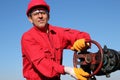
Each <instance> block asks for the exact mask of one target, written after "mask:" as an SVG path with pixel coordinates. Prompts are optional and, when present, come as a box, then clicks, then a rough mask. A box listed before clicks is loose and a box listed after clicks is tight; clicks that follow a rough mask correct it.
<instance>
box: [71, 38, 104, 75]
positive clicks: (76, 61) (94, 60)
mask: <svg viewBox="0 0 120 80" xmlns="http://www.w3.org/2000/svg"><path fill="white" fill-rule="evenodd" d="M87 42H88V43H90V44H95V45H96V46H97V48H98V52H96V53H93V52H88V51H87V50H86V51H83V52H78V53H77V52H74V56H73V65H74V67H77V65H81V66H89V68H90V70H91V71H92V72H90V75H89V76H88V77H92V76H94V75H96V74H97V73H98V72H99V71H100V70H101V67H102V64H103V50H102V47H101V45H100V44H99V43H98V42H96V41H94V40H90V41H87ZM83 68H84V67H83Z"/></svg>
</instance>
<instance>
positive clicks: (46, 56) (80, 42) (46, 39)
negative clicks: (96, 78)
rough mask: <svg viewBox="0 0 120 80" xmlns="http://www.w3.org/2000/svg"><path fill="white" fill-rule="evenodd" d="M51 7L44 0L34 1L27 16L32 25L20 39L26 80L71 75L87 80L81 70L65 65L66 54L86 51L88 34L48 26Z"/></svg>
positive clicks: (79, 79)
mask: <svg viewBox="0 0 120 80" xmlns="http://www.w3.org/2000/svg"><path fill="white" fill-rule="evenodd" d="M49 13H50V6H49V5H48V4H47V3H46V2H45V1H44V0H31V1H30V2H29V3H28V7H27V11H26V15H27V17H28V20H29V21H30V22H31V23H32V24H33V26H32V27H31V29H29V30H28V31H26V32H25V33H24V34H23V35H22V38H21V49H22V59H23V76H24V78H26V80H60V75H61V74H62V75H65V74H68V75H71V76H72V77H73V78H75V79H78V80H87V78H86V76H88V75H89V74H88V73H87V72H85V71H84V70H83V69H82V68H75V67H69V66H64V65H62V59H63V50H64V49H70V50H73V51H81V50H83V49H85V48H87V47H88V46H89V45H87V44H86V41H87V40H90V39H91V38H90V35H89V34H88V33H87V32H82V31H78V30H75V29H70V28H63V27H58V26H53V25H51V24H49V23H48V21H49V18H50V14H49Z"/></svg>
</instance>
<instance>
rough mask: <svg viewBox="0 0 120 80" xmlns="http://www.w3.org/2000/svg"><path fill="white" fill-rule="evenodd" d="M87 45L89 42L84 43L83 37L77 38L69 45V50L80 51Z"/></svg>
mask: <svg viewBox="0 0 120 80" xmlns="http://www.w3.org/2000/svg"><path fill="white" fill-rule="evenodd" d="M88 46H90V44H89V43H86V42H85V39H79V40H77V41H75V42H74V44H73V46H72V47H71V50H76V51H81V50H83V49H85V48H86V47H88Z"/></svg>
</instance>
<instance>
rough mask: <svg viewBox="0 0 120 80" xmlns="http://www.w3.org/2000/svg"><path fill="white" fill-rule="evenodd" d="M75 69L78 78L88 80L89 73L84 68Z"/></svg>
mask: <svg viewBox="0 0 120 80" xmlns="http://www.w3.org/2000/svg"><path fill="white" fill-rule="evenodd" d="M73 70H74V73H75V76H76V78H77V79H78V80H87V76H89V73H87V72H85V71H84V70H83V69H82V68H74V69H73Z"/></svg>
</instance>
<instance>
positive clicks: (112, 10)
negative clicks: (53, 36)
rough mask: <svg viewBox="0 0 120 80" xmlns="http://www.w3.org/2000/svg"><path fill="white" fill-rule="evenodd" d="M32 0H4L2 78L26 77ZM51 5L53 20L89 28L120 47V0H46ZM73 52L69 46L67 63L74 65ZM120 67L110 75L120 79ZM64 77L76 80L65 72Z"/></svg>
mask: <svg viewBox="0 0 120 80" xmlns="http://www.w3.org/2000/svg"><path fill="white" fill-rule="evenodd" d="M28 2H29V0H14V1H6V0H2V1H1V2H0V8H1V11H0V17H1V19H0V25H1V26H0V28H1V30H0V37H1V39H0V80H24V78H23V76H22V58H21V46H20V39H21V36H22V34H23V33H24V32H25V31H27V30H28V29H29V28H31V26H32V24H31V23H30V22H29V21H28V19H27V17H26V14H25V13H26V8H27V4H28ZM46 2H47V3H48V4H49V5H50V6H51V11H50V21H49V23H50V24H52V25H56V26H61V27H69V28H73V29H77V30H80V31H86V32H88V33H89V34H90V35H91V37H92V39H94V40H96V41H97V42H99V43H100V44H101V46H102V47H103V46H104V45H107V46H108V47H109V48H113V49H116V50H118V51H120V47H119V45H120V43H119V41H120V37H119V34H120V0H46ZM72 57H73V52H72V51H70V50H65V51H64V55H63V58H64V59H63V65H65V66H73V64H72ZM118 74H120V72H119V71H117V72H114V73H112V74H111V77H110V78H108V79H107V78H106V77H105V76H102V77H98V80H102V79H103V80H113V79H115V80H119V79H120V76H119V75H118ZM61 79H62V80H74V79H73V78H71V77H70V76H68V75H64V76H62V78H61Z"/></svg>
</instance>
